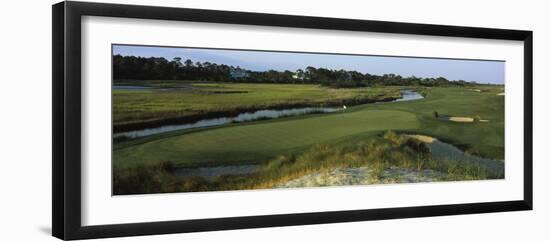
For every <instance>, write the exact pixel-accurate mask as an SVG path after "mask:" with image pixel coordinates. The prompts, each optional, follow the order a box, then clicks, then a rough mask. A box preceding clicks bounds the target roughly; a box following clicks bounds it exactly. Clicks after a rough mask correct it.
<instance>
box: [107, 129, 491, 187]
mask: <svg viewBox="0 0 550 241" xmlns="http://www.w3.org/2000/svg"><path fill="white" fill-rule="evenodd" d="M339 167H368V168H369V169H372V170H373V172H372V177H370V178H369V179H370V180H369V182H371V183H387V182H388V180H384V179H383V178H382V174H383V172H384V170H387V169H388V168H390V167H402V168H405V169H410V170H426V169H430V170H434V171H437V172H439V173H441V174H442V175H441V176H439V177H438V179H439V180H446V181H448V180H481V179H492V178H501V177H500V176H499V175H498V174H495V173H491V172H490V171H488V169H486V168H485V167H484V166H481V165H476V164H473V163H457V162H452V161H446V160H441V159H439V160H437V159H433V158H432V156H431V150H430V148H429V147H428V146H427V145H426V144H425V143H424V142H422V141H419V140H417V139H415V138H409V137H406V136H403V135H397V134H395V133H394V132H392V131H388V132H385V133H384V135H383V136H376V137H373V138H367V139H366V140H364V141H359V142H356V143H346V144H339V145H328V144H316V145H313V146H312V147H310V148H309V149H307V150H306V151H304V152H303V153H301V154H298V155H295V154H288V155H279V156H278V157H276V158H274V159H272V160H269V161H268V162H266V163H264V164H263V165H262V167H261V168H260V169H259V171H258V172H257V173H254V174H248V175H222V176H218V177H216V178H214V179H205V178H201V177H177V176H174V175H172V174H171V173H172V171H173V168H174V165H173V164H172V163H171V162H161V163H157V164H155V165H153V166H150V165H136V166H132V167H117V168H118V169H117V170H116V171H115V172H114V173H115V176H114V187H115V189H114V192H115V194H137V193H159V192H195V191H220V190H242V189H262V188H273V187H275V186H277V185H279V184H282V183H285V182H287V181H290V180H292V179H294V178H298V177H301V176H304V175H307V174H310V173H314V172H320V171H324V170H331V169H334V168H339Z"/></svg>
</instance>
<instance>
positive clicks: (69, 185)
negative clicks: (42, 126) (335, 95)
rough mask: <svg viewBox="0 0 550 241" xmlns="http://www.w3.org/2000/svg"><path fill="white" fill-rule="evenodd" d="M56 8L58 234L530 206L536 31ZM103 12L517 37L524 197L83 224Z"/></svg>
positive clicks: (73, 5)
mask: <svg viewBox="0 0 550 241" xmlns="http://www.w3.org/2000/svg"><path fill="white" fill-rule="evenodd" d="M52 10H53V11H52V15H53V21H52V23H53V34H52V35H53V44H52V51H53V54H52V56H53V58H52V63H53V71H52V72H53V76H52V79H53V87H52V89H53V100H52V102H53V114H52V115H53V125H52V131H53V140H52V142H53V151H52V153H53V156H52V160H53V165H52V170H53V171H52V172H53V187H52V188H53V195H52V210H53V213H52V226H53V227H52V233H53V236H55V237H57V238H60V239H66V240H69V239H87V238H106V237H119V236H134V235H151V234H168V233H184V232H199V231H213V230H228V229H244V228H261V227H276V226H289V225H308V224H322V223H336V222H351V221H367V220H381V219H397V218H413V217H427V216H442V215H457V214H473V213H488V212H502V211H518V210H532V208H533V178H532V176H533V174H532V173H533V160H532V133H533V130H532V122H533V120H532V119H533V97H532V91H533V80H532V78H533V42H532V41H533V33H532V31H523V30H506V29H491V28H474V27H459V26H443V25H429V24H414V23H397V22H384V21H366V20H353V19H336V18H323V17H306V16H291V15H277V14H261V13H246V12H229V11H214V10H197V9H184V8H170V7H151V6H136V5H119V4H105V3H90V2H60V3H57V4H55V5H53V7H52ZM82 16H104V17H120V18H136V19H158V20H175V21H194V22H207V23H228V24H244V25H259V26H280V27H297V28H312V29H328V30H350V31H366V32H379V33H396V34H414V35H429V36H451V37H468V38H482V39H500V40H517V41H523V43H524V86H525V89H524V98H525V99H524V123H525V124H524V180H523V182H524V186H523V190H524V194H523V199H521V200H510V201H502V202H484V203H464V204H456V205H434V206H421V207H404V208H384V209H368V210H342V211H333V212H316V213H296V214H283V215H264V216H247V217H232V218H212V219H198V220H180V221H164V222H145V223H143V222H139V221H140V220H136V223H130V224H114V225H99V226H82V224H81V211H82V210H81V209H82V207H81V171H80V170H81V137H82V134H81V88H82V86H81V55H82V52H81V17H82Z"/></svg>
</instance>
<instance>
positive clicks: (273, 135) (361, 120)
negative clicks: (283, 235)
mask: <svg viewBox="0 0 550 241" xmlns="http://www.w3.org/2000/svg"><path fill="white" fill-rule="evenodd" d="M419 126H420V124H419V122H418V120H417V117H416V115H415V114H413V113H410V112H407V111H399V110H361V111H355V112H340V113H332V114H326V115H321V116H319V115H315V116H304V117H299V118H289V119H280V120H276V121H267V122H259V123H254V124H240V125H232V126H229V127H223V128H216V129H208V130H204V131H198V132H191V133H187V134H182V135H178V136H172V137H159V139H154V138H153V140H151V141H149V142H145V143H140V144H136V145H129V146H127V147H124V148H121V149H117V150H115V151H114V153H113V155H114V158H113V160H115V164H116V165H134V164H137V163H146V164H153V163H157V162H161V161H172V162H174V163H175V164H177V165H192V166H197V165H208V164H212V163H216V164H221V163H226V164H230V163H257V162H261V161H264V160H267V159H270V158H273V157H275V156H277V155H279V154H283V153H290V152H293V151H298V150H303V149H304V148H307V147H309V146H311V145H313V144H316V143H323V142H330V141H334V140H338V139H341V138H346V137H349V136H353V135H357V134H359V133H367V132H378V131H384V130H390V129H392V130H405V129H417V128H419Z"/></svg>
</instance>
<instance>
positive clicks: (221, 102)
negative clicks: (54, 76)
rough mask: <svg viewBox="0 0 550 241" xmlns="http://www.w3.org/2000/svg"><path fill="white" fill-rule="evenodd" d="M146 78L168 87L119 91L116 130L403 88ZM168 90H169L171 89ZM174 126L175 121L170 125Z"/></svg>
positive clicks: (374, 97) (370, 96)
mask: <svg viewBox="0 0 550 241" xmlns="http://www.w3.org/2000/svg"><path fill="white" fill-rule="evenodd" d="M183 83H185V85H182V82H170V81H141V82H139V85H140V86H150V87H162V88H165V89H140V90H122V89H114V90H113V124H114V128H115V132H116V131H120V130H131V129H141V128H144V127H155V125H158V124H167V123H166V121H167V120H170V119H172V120H173V121H174V123H186V121H187V122H191V121H196V120H199V119H204V118H212V117H222V116H230V115H234V114H236V113H239V112H243V111H251V110H259V109H268V108H275V109H277V108H290V107H306V106H307V107H310V106H339V107H340V106H342V105H343V104H346V105H356V104H364V103H370V102H374V101H382V100H392V99H396V98H398V97H400V96H401V94H400V92H399V88H398V87H377V88H363V89H332V88H326V87H321V86H319V85H301V84H235V83H233V84H232V83H192V82H183ZM166 88H167V89H166ZM169 124H173V123H169Z"/></svg>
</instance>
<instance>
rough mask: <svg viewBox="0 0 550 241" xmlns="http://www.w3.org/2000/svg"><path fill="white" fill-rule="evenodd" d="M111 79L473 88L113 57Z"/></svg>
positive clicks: (319, 71) (437, 81)
mask: <svg viewBox="0 0 550 241" xmlns="http://www.w3.org/2000/svg"><path fill="white" fill-rule="evenodd" d="M113 78H114V80H115V82H121V81H128V80H131V81H135V80H151V79H164V80H175V81H177V80H190V79H193V80H200V81H221V82H242V83H277V84H283V83H286V84H288V83H292V84H321V85H323V86H330V87H333V88H356V87H366V86H369V87H372V86H391V85H393V86H405V85H406V86H432V87H434V86H438V87H443V86H445V87H449V86H455V87H456V86H459V87H463V86H469V87H473V86H476V84H475V83H471V82H466V81H463V80H457V81H449V80H447V79H445V78H443V77H438V78H419V77H415V76H411V77H403V76H400V75H396V74H384V75H375V74H369V73H361V72H358V71H348V70H343V69H340V70H333V69H327V68H315V67H312V66H308V67H306V68H305V69H303V70H302V69H298V70H296V71H290V70H284V71H276V70H267V71H251V70H247V69H242V68H240V67H235V66H230V65H225V64H217V63H210V62H202V63H201V62H193V61H192V60H190V59H187V60H185V61H184V62H182V58H180V57H175V58H174V59H172V60H171V61H169V60H167V59H165V58H162V57H161V58H159V57H150V58H144V57H136V56H121V55H114V56H113Z"/></svg>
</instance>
